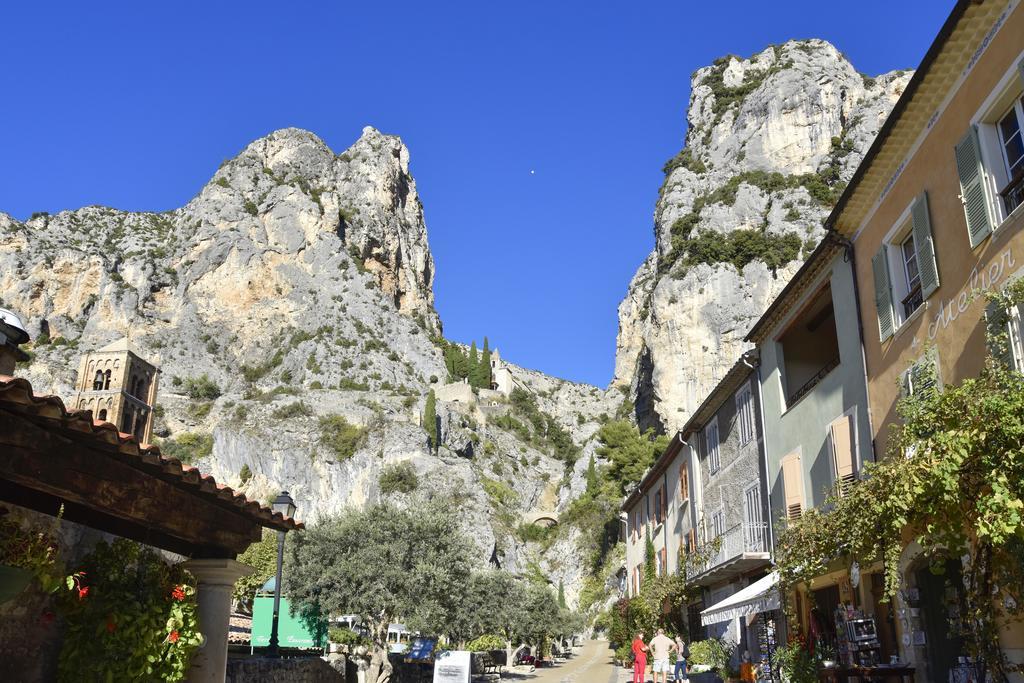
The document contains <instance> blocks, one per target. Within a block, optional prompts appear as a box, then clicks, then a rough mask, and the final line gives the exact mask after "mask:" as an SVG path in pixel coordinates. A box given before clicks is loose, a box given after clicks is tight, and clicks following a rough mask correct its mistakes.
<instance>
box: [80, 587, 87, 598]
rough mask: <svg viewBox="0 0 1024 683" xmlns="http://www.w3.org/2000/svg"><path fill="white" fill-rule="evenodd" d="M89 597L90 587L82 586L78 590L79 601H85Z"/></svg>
mask: <svg viewBox="0 0 1024 683" xmlns="http://www.w3.org/2000/svg"><path fill="white" fill-rule="evenodd" d="M87 595H89V587H88V586H81V587H80V588H79V589H78V599H79V600H84V599H85V596H87Z"/></svg>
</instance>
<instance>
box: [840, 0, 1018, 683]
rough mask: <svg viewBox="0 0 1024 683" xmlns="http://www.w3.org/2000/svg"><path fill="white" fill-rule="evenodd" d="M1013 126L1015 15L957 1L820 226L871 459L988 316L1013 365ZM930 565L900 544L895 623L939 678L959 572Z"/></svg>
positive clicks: (974, 347) (951, 375) (958, 368)
mask: <svg viewBox="0 0 1024 683" xmlns="http://www.w3.org/2000/svg"><path fill="white" fill-rule="evenodd" d="M1022 131H1024V8H1022V7H1021V5H1020V3H1019V2H1017V1H1012V2H1006V1H1002V0H1001V1H987V2H973V3H968V2H959V3H957V5H956V7H955V8H954V11H953V13H952V14H951V16H950V17H949V19H948V20H947V22H946V24H945V25H944V26H943V28H942V31H941V32H940V34H939V36H938V37H937V38H936V41H935V43H934V44H933V45H932V47H931V49H930V50H929V51H928V54H927V55H926V57H925V60H924V62H923V63H922V65H921V67H920V68H919V69H918V71H917V73H915V76H914V78H913V79H912V80H911V82H910V83H909V84H908V87H907V91H906V92H905V93H904V95H903V96H902V97H901V99H900V101H899V103H897V105H896V108H895V109H894V110H893V113H892V115H891V116H890V117H889V119H888V120H887V121H886V123H885V124H884V125H883V127H882V129H881V131H880V132H879V135H878V138H877V140H876V142H875V144H874V145H873V146H872V148H871V149H870V150H869V152H868V154H867V155H866V156H865V159H864V161H863V162H862V164H861V166H860V168H859V169H858V170H857V173H856V174H855V175H854V178H853V181H852V182H851V184H850V186H849V187H848V188H847V190H846V192H845V193H844V194H843V196H842V197H841V198H840V200H839V203H838V204H837V206H836V208H835V210H834V211H833V212H832V214H831V216H830V217H829V219H828V221H827V224H828V225H827V227H829V229H830V230H833V231H834V232H836V233H838V234H840V235H842V236H844V237H846V238H848V239H850V240H852V242H853V248H854V260H855V262H856V271H857V283H858V287H859V289H860V291H861V292H862V293H863V294H862V297H861V300H860V316H861V319H862V320H863V328H864V355H865V360H866V369H867V379H868V387H869V396H870V410H871V415H872V423H873V424H872V429H873V431H872V433H871V436H872V438H873V439H874V441H875V451H876V455H877V456H878V457H879V458H882V457H903V455H904V454H903V453H897V452H895V451H893V449H892V448H890V445H889V443H888V437H889V434H890V433H891V431H892V428H893V426H895V425H897V424H898V423H899V416H898V414H897V403H898V401H899V400H900V398H901V397H903V396H905V395H907V394H913V393H914V392H915V391H917V390H919V389H920V388H921V387H922V386H923V385H924V384H925V383H930V382H938V384H939V386H943V385H947V384H958V383H960V382H961V381H963V380H964V379H967V378H970V377H976V376H977V375H978V374H979V373H980V372H981V370H982V368H983V365H984V363H985V359H986V355H987V350H988V349H987V336H988V335H987V332H988V331H989V330H988V328H989V326H990V324H991V322H992V321H993V320H997V321H998V325H1003V324H1005V325H1006V326H1007V327H1006V328H1005V330H1004V331H1005V332H1007V333H1008V335H1009V339H1010V342H1011V344H1010V349H1009V355H1010V356H1011V357H1010V358H1009V359H1008V360H1010V361H1012V362H1013V363H1015V364H1016V366H1017V368H1018V369H1020V368H1022V367H1024V363H1022V361H1024V345H1022V343H1021V342H1022V340H1024V335H1022V334H1021V333H1022V326H1021V315H1020V313H1021V311H1020V310H1013V311H1008V312H1006V315H1003V314H1002V312H998V311H991V309H990V308H989V307H988V305H987V303H986V300H985V297H984V296H983V295H984V293H985V291H988V290H1001V289H1003V288H1004V287H1006V286H1007V285H1008V284H1009V283H1011V282H1013V281H1014V280H1016V279H1018V278H1019V277H1020V276H1021V274H1022V273H1024V236H1022V232H1024V231H1022V228H1024V209H1022V208H1021V204H1022V203H1024V143H1022V137H1021V136H1022ZM993 313H995V314H996V315H995V316H993V315H992V314H993ZM934 562H935V560H934V559H932V558H926V557H925V556H924V554H923V552H922V550H921V548H920V547H918V546H917V544H916V543H913V542H910V539H908V544H907V546H906V548H905V549H904V551H903V555H902V557H901V559H900V570H901V579H902V583H903V585H904V590H903V591H901V594H900V595H899V596H898V598H897V600H896V605H895V607H894V609H895V611H896V615H897V616H898V618H895V619H894V629H895V630H896V633H897V635H898V637H899V643H900V655H901V656H902V657H903V659H905V660H907V661H910V662H911V663H913V664H914V665H915V666H917V667H918V670H919V671H924V675H923V678H924V679H925V680H946V678H947V673H948V672H949V671H950V670H951V669H953V668H954V667H955V666H956V663H957V658H958V657H960V656H963V655H964V654H965V652H964V651H963V644H962V642H961V641H960V639H959V638H958V637H957V636H956V635H955V634H954V633H953V632H947V626H948V625H949V624H951V623H954V622H956V621H957V618H956V616H955V612H956V610H955V609H953V608H951V607H950V596H951V595H952V596H955V595H956V594H957V591H958V590H960V587H959V586H958V584H959V583H962V582H960V581H959V580H958V579H959V576H960V571H961V569H960V561H959V558H951V559H949V560H948V561H947V562H946V572H945V575H944V576H939V577H936V575H935V574H934V573H933V572H931V571H929V565H931V564H934ZM953 602H955V599H954V600H953ZM1001 646H1002V649H1003V652H1004V653H1005V654H1006V655H1007V657H1008V658H1009V659H1010V660H1011V661H1015V662H1021V661H1024V629H1021V628H1020V626H1019V624H1018V625H1016V626H1012V625H1007V626H1006V627H1005V628H1004V629H1003V632H1002V633H1001ZM919 677H921V674H919ZM1015 680H1019V679H1015Z"/></svg>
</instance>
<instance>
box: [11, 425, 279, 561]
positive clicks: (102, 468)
mask: <svg viewBox="0 0 1024 683" xmlns="http://www.w3.org/2000/svg"><path fill="white" fill-rule="evenodd" d="M104 450H105V449H93V448H89V447H88V446H87V445H85V444H82V443H80V442H78V441H77V440H72V439H69V438H67V437H66V436H65V435H63V434H60V433H57V432H56V431H55V430H47V429H44V428H43V427H42V426H40V425H38V424H35V423H34V422H33V421H31V420H29V419H27V418H25V417H22V416H19V415H16V414H13V413H10V412H7V411H5V410H0V479H2V480H6V481H7V482H9V483H10V484H12V485H15V486H17V487H20V488H21V489H27V490H30V491H36V492H38V493H41V494H45V495H48V496H52V497H53V498H56V499H60V500H62V501H65V502H67V503H74V504H75V505H77V506H81V507H83V508H87V509H89V510H92V511H93V512H94V513H96V514H97V516H96V517H95V518H94V519H95V521H96V523H105V522H109V521H110V518H116V519H119V520H122V523H123V524H122V525H121V526H119V529H120V532H118V531H115V530H114V529H104V528H102V527H99V528H100V530H102V531H111V532H112V533H117V534H118V535H127V536H128V537H131V538H135V540H140V539H139V538H138V537H139V536H145V535H147V534H148V535H150V536H153V535H154V534H158V535H160V536H164V537H168V538H172V539H177V540H178V541H181V542H182V543H183V544H185V545H187V546H190V547H192V548H193V549H194V551H193V552H187V553H182V552H181V548H182V547H183V546H180V545H178V544H177V543H175V545H176V546H177V547H176V548H167V549H168V550H172V551H173V552H178V553H180V554H185V555H189V556H198V555H197V554H196V553H200V554H202V555H207V556H217V557H229V556H233V555H234V554H237V553H240V552H242V551H243V550H244V549H245V548H246V547H248V545H249V544H250V543H251V542H253V541H254V540H259V538H260V536H261V528H260V526H261V525H260V523H259V521H257V520H254V519H251V518H249V517H247V516H245V515H243V514H239V512H237V511H236V510H237V509H236V510H229V509H225V506H224V505H223V504H217V503H216V502H213V501H209V500H207V499H206V498H205V497H203V496H200V495H194V494H193V493H191V492H190V491H189V490H188V489H187V488H183V487H179V486H175V485H174V484H173V483H171V482H169V481H166V480H165V479H164V478H162V477H157V476H153V475H150V474H148V473H146V472H144V471H141V470H140V469H139V468H137V467H134V466H132V464H129V463H127V462H124V459H125V458H127V457H134V456H125V455H124V454H120V456H121V457H116V456H113V454H110V453H107V452H104ZM139 464H141V462H140V463H139ZM13 490H14V489H12V488H10V487H8V491H9V492H10V491H13ZM195 492H196V493H198V492H199V489H198V488H196V489H195ZM12 495H14V494H13V493H12ZM11 502H15V503H17V504H19V505H20V504H21V503H20V502H18V501H11ZM30 507H35V506H30ZM37 509H38V508H37ZM82 514H83V515H84V513H82ZM83 523H88V522H85V521H83ZM124 524H127V525H130V526H132V527H134V528H133V529H129V528H127V527H125V526H123V525H124ZM90 526H92V525H91V524H90ZM165 542H166V541H165ZM158 547H163V546H158Z"/></svg>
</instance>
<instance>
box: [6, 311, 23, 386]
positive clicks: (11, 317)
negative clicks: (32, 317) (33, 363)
mask: <svg viewBox="0 0 1024 683" xmlns="http://www.w3.org/2000/svg"><path fill="white" fill-rule="evenodd" d="M28 340H29V336H28V332H26V331H25V323H23V322H21V318H19V317H18V316H17V314H16V313H14V311H9V310H7V309H6V308H0V375H9V376H10V375H14V364H15V363H17V362H18V361H26V360H28V354H27V353H25V352H24V351H22V350H21V349H19V348H18V346H19V345H20V344H24V343H25V342H27V341H28Z"/></svg>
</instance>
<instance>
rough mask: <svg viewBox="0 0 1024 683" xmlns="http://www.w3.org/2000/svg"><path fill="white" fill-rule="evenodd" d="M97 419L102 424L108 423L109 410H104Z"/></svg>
mask: <svg viewBox="0 0 1024 683" xmlns="http://www.w3.org/2000/svg"><path fill="white" fill-rule="evenodd" d="M96 419H97V420H99V421H100V422H106V421H107V409H106V408H104V409H102V410H101V411H100V414H99V415H97V416H96Z"/></svg>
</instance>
